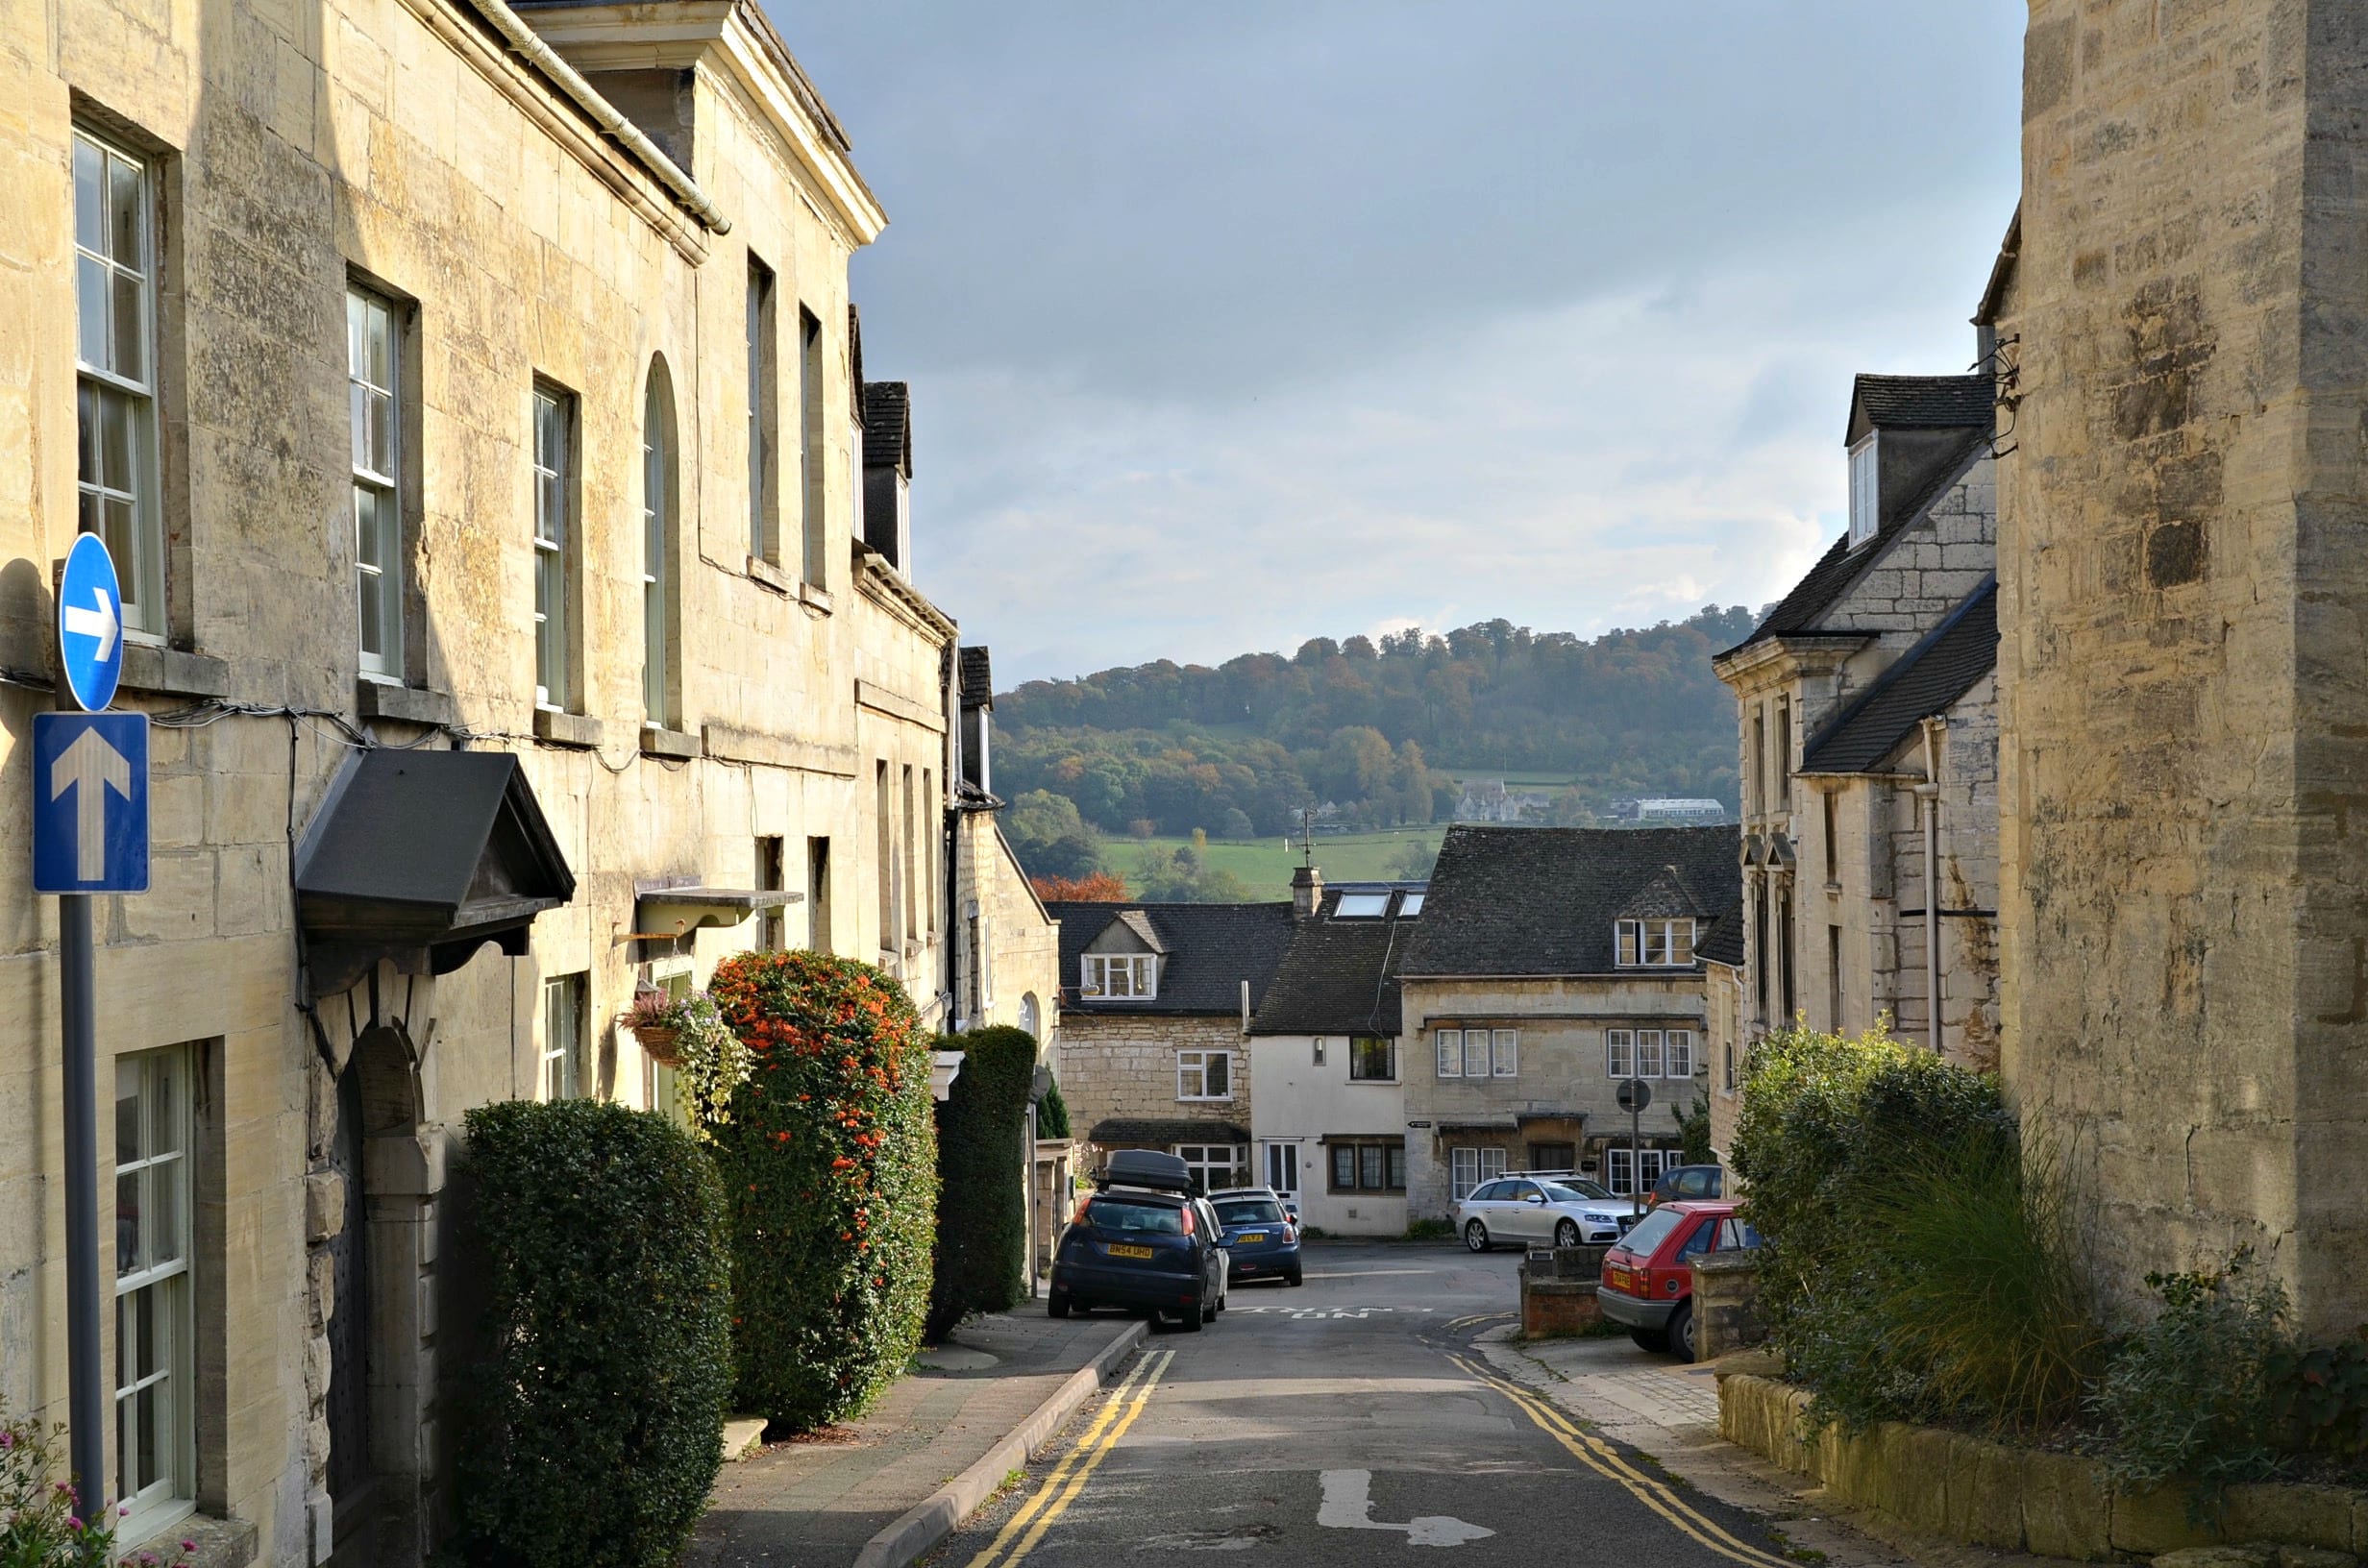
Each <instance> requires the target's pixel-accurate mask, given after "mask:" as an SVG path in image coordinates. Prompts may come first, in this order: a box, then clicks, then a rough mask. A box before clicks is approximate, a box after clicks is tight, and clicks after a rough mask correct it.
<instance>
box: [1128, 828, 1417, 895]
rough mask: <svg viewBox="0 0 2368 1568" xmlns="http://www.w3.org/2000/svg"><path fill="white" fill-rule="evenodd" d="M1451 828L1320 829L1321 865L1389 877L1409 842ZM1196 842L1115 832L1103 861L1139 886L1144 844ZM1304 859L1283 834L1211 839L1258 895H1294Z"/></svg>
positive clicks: (1363, 876)
mask: <svg viewBox="0 0 2368 1568" xmlns="http://www.w3.org/2000/svg"><path fill="white" fill-rule="evenodd" d="M1446 831H1447V830H1446V827H1445V826H1444V825H1443V824H1441V823H1433V824H1432V825H1431V826H1428V827H1401V828H1393V829H1390V830H1388V831H1385V832H1380V833H1319V834H1317V835H1316V867H1317V869H1318V870H1320V871H1322V872H1323V875H1324V880H1325V881H1327V882H1379V881H1384V880H1387V879H1389V878H1391V877H1393V876H1394V875H1396V874H1397V873H1396V871H1395V870H1394V868H1393V867H1392V864H1391V863H1392V862H1394V861H1395V860H1396V859H1397V857H1398V856H1399V855H1401V854H1403V853H1405V850H1406V845H1408V844H1410V843H1414V842H1420V843H1421V844H1423V845H1426V846H1427V847H1429V848H1430V849H1431V850H1432V851H1433V852H1436V851H1437V850H1438V848H1439V841H1440V840H1441V839H1442V838H1443V837H1444V836H1445V835H1446ZM1191 842H1192V841H1191V840H1189V839H1170V838H1159V839H1122V838H1113V839H1111V840H1109V841H1108V843H1106V844H1105V845H1103V846H1102V852H1101V863H1102V865H1103V866H1105V867H1107V868H1108V869H1109V870H1114V871H1116V872H1118V873H1119V874H1120V875H1121V876H1123V877H1124V878H1126V881H1127V886H1128V887H1129V888H1130V889H1133V888H1137V887H1139V886H1140V884H1139V883H1138V882H1137V880H1136V877H1135V864H1136V862H1137V861H1139V860H1141V859H1142V858H1143V851H1144V850H1146V849H1156V850H1158V851H1159V852H1160V853H1161V854H1164V855H1172V854H1173V853H1175V851H1176V850H1178V849H1180V848H1182V847H1183V846H1184V845H1187V844H1190V843H1191ZM1299 861H1300V854H1299V848H1298V845H1297V842H1296V841H1294V842H1293V844H1292V846H1291V847H1290V848H1288V849H1286V848H1285V847H1283V841H1282V840H1281V839H1279V838H1276V839H1248V840H1225V839H1211V840H1210V841H1209V865H1210V866H1211V867H1212V868H1213V869H1215V870H1221V871H1231V872H1232V873H1233V874H1234V875H1236V876H1238V877H1240V878H1241V879H1242V880H1243V881H1244V882H1246V883H1247V884H1248V885H1249V890H1250V894H1251V895H1252V896H1253V897H1258V898H1288V897H1290V896H1291V873H1292V872H1293V871H1295V870H1297V869H1298V866H1299Z"/></svg>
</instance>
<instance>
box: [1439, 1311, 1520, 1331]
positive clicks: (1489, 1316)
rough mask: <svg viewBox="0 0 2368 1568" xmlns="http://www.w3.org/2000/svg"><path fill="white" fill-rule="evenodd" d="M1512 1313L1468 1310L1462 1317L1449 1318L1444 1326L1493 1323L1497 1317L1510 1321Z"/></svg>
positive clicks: (1456, 1326) (1469, 1325)
mask: <svg viewBox="0 0 2368 1568" xmlns="http://www.w3.org/2000/svg"><path fill="white" fill-rule="evenodd" d="M1513 1315H1514V1314H1513V1313H1511V1312H1469V1313H1467V1314H1466V1315H1464V1316H1462V1317H1452V1318H1449V1319H1448V1320H1447V1322H1446V1324H1445V1325H1444V1326H1445V1327H1447V1328H1450V1329H1468V1328H1469V1327H1471V1326H1472V1325H1473V1324H1474V1323H1493V1322H1496V1321H1497V1320H1498V1319H1499V1318H1502V1319H1505V1320H1508V1321H1510V1320H1511V1319H1512V1317H1513Z"/></svg>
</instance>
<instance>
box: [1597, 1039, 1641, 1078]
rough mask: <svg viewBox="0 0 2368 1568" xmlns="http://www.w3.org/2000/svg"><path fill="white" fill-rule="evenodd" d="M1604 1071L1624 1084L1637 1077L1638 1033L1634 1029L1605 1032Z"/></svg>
mask: <svg viewBox="0 0 2368 1568" xmlns="http://www.w3.org/2000/svg"><path fill="white" fill-rule="evenodd" d="M1603 1057H1604V1061H1603V1070H1604V1072H1605V1073H1606V1074H1607V1075H1608V1076H1610V1077H1612V1078H1615V1079H1618V1080H1620V1081H1622V1082H1625V1081H1626V1080H1628V1079H1630V1078H1634V1077H1635V1076H1636V1075H1637V1032H1636V1031H1635V1030H1634V1029H1606V1030H1605V1031H1604V1032H1603Z"/></svg>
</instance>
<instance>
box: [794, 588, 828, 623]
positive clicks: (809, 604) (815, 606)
mask: <svg viewBox="0 0 2368 1568" xmlns="http://www.w3.org/2000/svg"><path fill="white" fill-rule="evenodd" d="M798 602H799V603H801V604H802V605H804V606H805V607H806V608H807V609H809V610H820V611H821V612H822V613H823V614H825V615H828V614H829V613H830V590H829V589H827V588H825V587H823V586H822V585H821V584H819V583H812V582H802V583H800V584H798Z"/></svg>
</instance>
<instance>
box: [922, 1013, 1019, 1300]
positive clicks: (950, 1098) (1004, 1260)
mask: <svg viewBox="0 0 2368 1568" xmlns="http://www.w3.org/2000/svg"><path fill="white" fill-rule="evenodd" d="M937 1048H938V1049H940V1050H945V1051H960V1052H961V1053H962V1070H961V1072H960V1073H959V1074H958V1075H957V1076H956V1077H955V1078H954V1081H953V1088H952V1090H950V1092H949V1093H948V1095H947V1097H946V1102H945V1103H944V1104H943V1105H940V1106H939V1107H938V1108H937V1180H938V1192H937V1249H936V1263H935V1273H934V1275H933V1277H932V1281H931V1284H930V1286H929V1316H928V1321H927V1323H926V1324H925V1326H924V1329H923V1336H924V1337H925V1338H926V1339H928V1340H930V1341H932V1342H934V1341H936V1340H939V1339H942V1338H944V1337H945V1336H946V1335H947V1334H949V1333H950V1332H951V1330H952V1329H953V1326H954V1325H955V1324H957V1323H959V1322H961V1321H962V1319H964V1318H965V1317H967V1316H969V1315H970V1314H971V1313H973V1312H999V1311H1002V1310H1003V1309H1005V1308H1007V1307H1009V1306H1011V1305H1012V1304H1013V1303H1014V1302H1017V1301H1018V1300H1019V1299H1020V1298H1021V1297H1022V1296H1024V1295H1025V1294H1026V1293H1027V1192H1026V1190H1025V1188H1024V1185H1023V1178H1024V1173H1025V1172H1026V1171H1027V1169H1028V1167H1029V1164H1030V1152H1029V1151H1028V1150H1027V1148H1026V1142H1027V1099H1028V1091H1029V1090H1030V1089H1032V1088H1033V1087H1034V1083H1035V1077H1036V1037H1035V1036H1034V1035H1031V1034H1029V1033H1028V1032H1027V1031H1026V1030H1024V1029H1014V1028H1010V1027H1008V1026H997V1027H995V1028H991V1029H979V1030H974V1031H973V1032H972V1033H970V1034H967V1035H950V1036H948V1037H946V1038H945V1039H943V1040H941V1041H938V1047H937Z"/></svg>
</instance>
